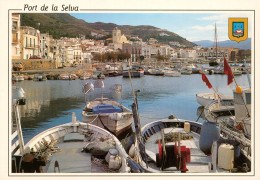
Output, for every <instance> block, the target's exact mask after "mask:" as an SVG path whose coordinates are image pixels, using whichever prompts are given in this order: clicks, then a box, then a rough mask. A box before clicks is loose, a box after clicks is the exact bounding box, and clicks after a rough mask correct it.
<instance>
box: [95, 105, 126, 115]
mask: <svg viewBox="0 0 260 180" xmlns="http://www.w3.org/2000/svg"><path fill="white" fill-rule="evenodd" d="M93 112H94V114H99V113H101V114H103V113H119V112H122V109H121V108H120V107H118V106H113V105H112V104H101V105H98V106H96V107H93Z"/></svg>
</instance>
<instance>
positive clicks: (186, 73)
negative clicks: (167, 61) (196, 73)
mask: <svg viewBox="0 0 260 180" xmlns="http://www.w3.org/2000/svg"><path fill="white" fill-rule="evenodd" d="M181 74H183V75H191V74H192V72H191V71H190V70H188V69H186V68H183V69H181Z"/></svg>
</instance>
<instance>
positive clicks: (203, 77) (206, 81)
mask: <svg viewBox="0 0 260 180" xmlns="http://www.w3.org/2000/svg"><path fill="white" fill-rule="evenodd" d="M201 75H202V81H204V82H205V83H206V85H207V86H208V88H209V89H210V88H212V85H211V84H210V82H209V80H208V78H207V76H206V75H205V74H204V73H203V72H201Z"/></svg>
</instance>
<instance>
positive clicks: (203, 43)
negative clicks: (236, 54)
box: [193, 38, 251, 50]
mask: <svg viewBox="0 0 260 180" xmlns="http://www.w3.org/2000/svg"><path fill="white" fill-rule="evenodd" d="M193 43H195V44H197V45H200V46H202V47H203V48H208V47H212V46H214V45H215V44H214V42H213V41H209V40H203V41H194V42H193ZM218 46H219V47H234V48H239V49H245V50H247V49H251V38H248V39H247V40H245V41H241V42H239V43H237V42H235V41H230V40H226V41H220V42H218Z"/></svg>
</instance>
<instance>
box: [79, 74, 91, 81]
mask: <svg viewBox="0 0 260 180" xmlns="http://www.w3.org/2000/svg"><path fill="white" fill-rule="evenodd" d="M90 78H91V75H90V74H84V75H82V76H80V80H87V79H90Z"/></svg>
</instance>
